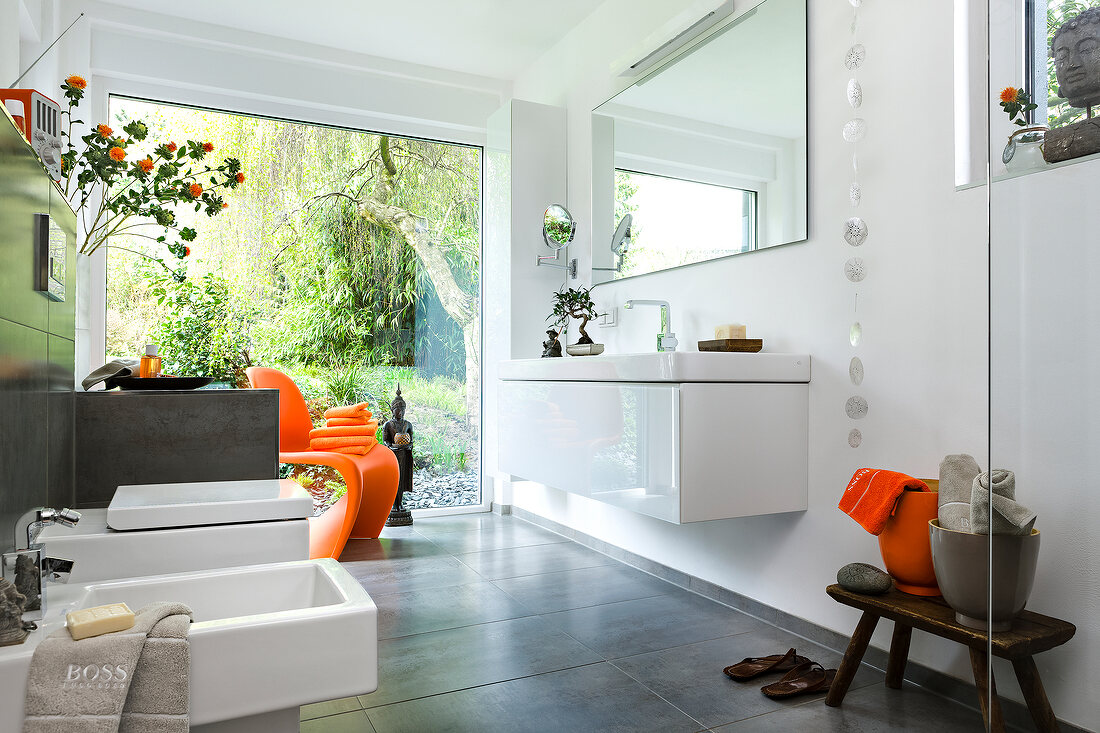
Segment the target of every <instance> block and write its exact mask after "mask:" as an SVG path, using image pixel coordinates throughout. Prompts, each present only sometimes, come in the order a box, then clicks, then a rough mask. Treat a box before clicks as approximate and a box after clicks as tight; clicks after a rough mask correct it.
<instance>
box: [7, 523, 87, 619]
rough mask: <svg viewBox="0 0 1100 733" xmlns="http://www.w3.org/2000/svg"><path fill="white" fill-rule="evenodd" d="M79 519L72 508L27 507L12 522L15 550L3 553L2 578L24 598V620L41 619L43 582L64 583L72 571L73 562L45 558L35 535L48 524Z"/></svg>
mask: <svg viewBox="0 0 1100 733" xmlns="http://www.w3.org/2000/svg"><path fill="white" fill-rule="evenodd" d="M79 521H80V512H77V511H73V510H72V509H47V508H46V507H39V508H37V509H31V510H30V511H29V512H27V513H26V514H24V515H23V516H22V517H20V518H19V521H18V522H16V523H15V547H16V549H15V552H9V553H5V554H4V555H3V562H2V563H0V565H2V568H3V575H4V578H6V579H7V580H10V581H11V582H12V583H13V584H14V585H15V587H16V590H18V591H19V592H20V593H22V594H23V595H24V596H26V597H27V606H26V611H27V613H25V614H24V618H25V619H28V618H29V619H36V618H41V617H42V614H43V613H44V612H45V610H46V588H47V585H46V584H47V582H52V583H65V582H67V581H68V580H69V574H70V573H72V570H73V564H74V563H73V561H72V560H65V559H63V558H58V557H46V556H45V554H44V553H43V548H44V546H43V544H42V543H41V542H39V541H38V535H40V534H41V533H42V530H43V529H45V528H46V527H48V526H49V525H51V524H60V525H63V526H66V527H72V526H74V525H75V524H76V523H77V522H79Z"/></svg>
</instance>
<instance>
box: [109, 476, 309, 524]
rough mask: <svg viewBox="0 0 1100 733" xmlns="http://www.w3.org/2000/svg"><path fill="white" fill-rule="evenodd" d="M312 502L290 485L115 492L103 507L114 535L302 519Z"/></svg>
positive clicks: (198, 485)
mask: <svg viewBox="0 0 1100 733" xmlns="http://www.w3.org/2000/svg"><path fill="white" fill-rule="evenodd" d="M312 515H313V499H312V497H310V495H309V492H307V491H306V490H305V489H304V488H302V486H301V485H300V484H298V483H297V482H295V481H291V480H290V479H281V480H280V479H261V480H255V481H205V482H190V483H179V484H142V485H134V486H119V487H118V490H117V491H115V495H114V498H112V499H111V505H110V506H109V507H107V526H109V527H110V528H111V529H117V530H135V529H159V528H164V527H196V526H205V525H211V524H236V523H239V522H267V521H274V520H278V519H305V518H307V517H310V516H312Z"/></svg>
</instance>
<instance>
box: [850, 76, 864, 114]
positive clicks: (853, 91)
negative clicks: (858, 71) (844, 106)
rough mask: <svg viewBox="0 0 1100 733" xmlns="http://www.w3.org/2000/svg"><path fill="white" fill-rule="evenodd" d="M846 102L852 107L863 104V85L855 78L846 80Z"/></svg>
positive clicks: (855, 107)
mask: <svg viewBox="0 0 1100 733" xmlns="http://www.w3.org/2000/svg"><path fill="white" fill-rule="evenodd" d="M848 104H850V105H852V109H859V108H860V107H862V106H863V86H862V85H861V84H860V83H859V82H858V81H857V80H855V79H849V80H848Z"/></svg>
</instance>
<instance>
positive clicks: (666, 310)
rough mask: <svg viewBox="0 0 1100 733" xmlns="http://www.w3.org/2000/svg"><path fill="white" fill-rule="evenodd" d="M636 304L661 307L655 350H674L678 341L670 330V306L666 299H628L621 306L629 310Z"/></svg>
mask: <svg viewBox="0 0 1100 733" xmlns="http://www.w3.org/2000/svg"><path fill="white" fill-rule="evenodd" d="M638 305H656V306H660V308H661V332H660V333H658V334H657V351H676V346H677V345H678V344H679V343H680V342H679V341H677V340H676V334H674V333H673V332H672V306H670V305H669V304H668V301H667V300H628V301H626V302H625V303H623V308H626V309H627V310H630V309H632V308H634V307H635V306H638Z"/></svg>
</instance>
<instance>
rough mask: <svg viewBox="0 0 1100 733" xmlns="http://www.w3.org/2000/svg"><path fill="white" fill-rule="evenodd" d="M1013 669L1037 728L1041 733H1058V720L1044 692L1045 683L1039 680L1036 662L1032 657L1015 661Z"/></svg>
mask: <svg viewBox="0 0 1100 733" xmlns="http://www.w3.org/2000/svg"><path fill="white" fill-rule="evenodd" d="M1012 668H1013V669H1014V670H1016V679H1018V680H1019V681H1020V690H1021V691H1023V693H1024V701H1025V702H1027V709H1028V712H1030V713H1031V719H1032V720H1034V721H1035V728H1036V729H1037V730H1039V731H1040V733H1058V719H1057V718H1056V717H1054V710H1052V709H1051V707H1050V700H1048V699H1047V693H1046V691H1045V690H1043V681H1042V680H1041V679H1039V670H1038V669H1037V668H1036V667H1035V660H1034V659H1033V658H1031V657H1022V658H1020V659H1013V660H1012Z"/></svg>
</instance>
